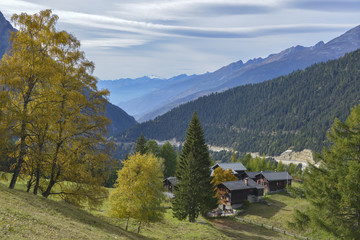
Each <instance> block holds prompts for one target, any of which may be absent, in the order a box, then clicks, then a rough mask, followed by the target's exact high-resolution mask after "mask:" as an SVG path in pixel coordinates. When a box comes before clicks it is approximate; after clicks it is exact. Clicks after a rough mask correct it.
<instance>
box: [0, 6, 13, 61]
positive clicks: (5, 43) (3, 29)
mask: <svg viewBox="0 0 360 240" xmlns="http://www.w3.org/2000/svg"><path fill="white" fill-rule="evenodd" d="M14 30H15V29H14V28H13V27H12V26H11V24H10V23H9V21H7V20H6V19H5V17H4V15H3V14H2V13H1V12H0V58H1V57H2V55H4V53H5V51H6V49H7V48H8V47H9V37H10V32H12V31H14Z"/></svg>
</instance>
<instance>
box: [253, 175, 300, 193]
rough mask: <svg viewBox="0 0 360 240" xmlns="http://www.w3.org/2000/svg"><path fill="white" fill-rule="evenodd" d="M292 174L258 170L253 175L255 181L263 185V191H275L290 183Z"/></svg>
mask: <svg viewBox="0 0 360 240" xmlns="http://www.w3.org/2000/svg"><path fill="white" fill-rule="evenodd" d="M292 179H293V178H292V176H290V175H289V174H288V173H287V172H260V173H258V174H257V175H256V176H255V179H254V180H255V181H256V182H257V183H258V184H260V185H262V186H264V188H265V191H268V192H277V191H282V190H285V189H286V186H288V185H289V186H290V185H291V181H292Z"/></svg>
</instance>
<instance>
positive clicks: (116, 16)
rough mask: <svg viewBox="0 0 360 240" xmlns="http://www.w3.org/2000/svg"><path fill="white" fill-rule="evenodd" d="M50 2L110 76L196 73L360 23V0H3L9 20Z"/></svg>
mask: <svg viewBox="0 0 360 240" xmlns="http://www.w3.org/2000/svg"><path fill="white" fill-rule="evenodd" d="M49 8H50V9H52V10H53V12H54V13H55V14H57V15H59V24H58V27H59V28H64V29H65V30H67V31H69V32H71V33H73V34H74V35H75V36H77V37H78V38H79V39H80V40H81V43H82V46H83V48H85V49H86V52H87V54H88V55H90V56H91V59H92V60H93V61H94V62H95V63H96V65H97V66H98V67H97V69H98V70H97V74H99V75H100V77H103V78H107V79H110V78H117V77H118V74H119V73H120V71H122V72H121V75H128V76H140V75H143V74H148V75H151V74H156V75H161V76H162V77H165V76H167V77H169V76H174V75H177V74H181V73H183V72H181V69H188V70H187V72H186V73H189V74H192V73H199V72H203V71H206V70H215V67H219V66H221V65H225V64H228V63H229V61H235V60H239V59H242V60H246V59H249V58H253V57H259V56H265V55H266V54H270V53H274V52H276V51H281V50H283V49H284V48H286V47H291V46H293V45H298V44H300V45H305V46H306V45H307V46H310V44H315V43H316V42H317V41H320V40H324V41H327V40H330V39H332V38H333V37H336V36H338V34H340V33H343V32H344V31H345V30H348V29H350V28H352V27H354V26H356V25H358V24H359V13H360V1H359V0H315V1H311V0H121V1H117V0H104V1H98V0H76V1H74V0H62V1H59V0H31V1H30V0H0V11H1V12H3V13H4V15H5V16H6V18H7V19H9V17H10V16H11V15H12V14H13V13H21V12H27V13H30V14H33V13H37V12H39V11H40V10H43V9H49ZM169 46H171V47H169ZM109 59H111V60H109ZM116 59H117V60H116ZM119 64H121V66H123V67H122V68H121V70H120V68H118V67H117V66H118V65H119ZM112 69H113V70H112ZM104 76H105V77H104Z"/></svg>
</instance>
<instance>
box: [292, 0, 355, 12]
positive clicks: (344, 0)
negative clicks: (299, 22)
mask: <svg viewBox="0 0 360 240" xmlns="http://www.w3.org/2000/svg"><path fill="white" fill-rule="evenodd" d="M285 6H286V7H291V8H295V9H306V10H311V11H321V12H324V11H329V12H339V11H343V12H349V11H350V12H358V11H359V10H360V1H359V0H330V1H329V0H315V1H312V0H301V1H295V0H294V1H290V2H288V3H287V4H286V5H285Z"/></svg>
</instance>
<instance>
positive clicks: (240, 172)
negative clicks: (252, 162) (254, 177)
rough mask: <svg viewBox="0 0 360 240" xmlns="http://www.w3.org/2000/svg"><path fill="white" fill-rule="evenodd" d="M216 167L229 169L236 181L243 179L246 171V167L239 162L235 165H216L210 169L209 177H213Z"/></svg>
mask: <svg viewBox="0 0 360 240" xmlns="http://www.w3.org/2000/svg"><path fill="white" fill-rule="evenodd" d="M218 167H221V168H222V169H224V170H228V169H231V170H232V172H233V174H234V175H235V176H236V177H237V178H238V179H244V177H245V171H246V170H247V169H246V167H244V165H242V163H240V162H236V163H217V164H215V165H214V166H212V167H211V170H212V172H211V175H213V173H214V170H215V169H216V168H218Z"/></svg>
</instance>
